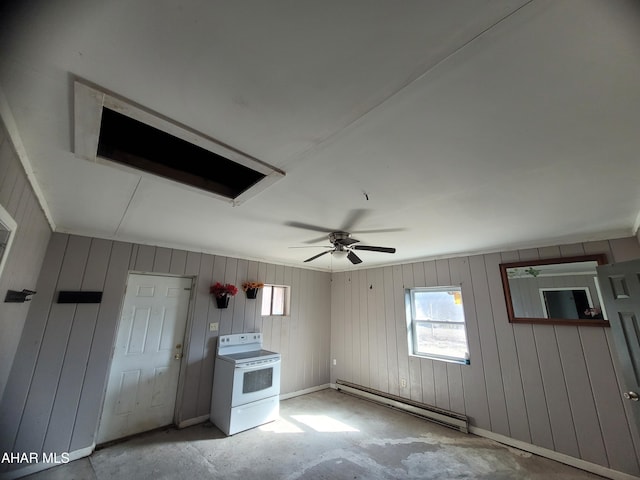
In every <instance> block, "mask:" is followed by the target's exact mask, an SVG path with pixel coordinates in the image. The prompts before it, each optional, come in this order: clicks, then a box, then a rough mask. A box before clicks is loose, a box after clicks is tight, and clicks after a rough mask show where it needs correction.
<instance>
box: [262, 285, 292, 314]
mask: <svg viewBox="0 0 640 480" xmlns="http://www.w3.org/2000/svg"><path fill="white" fill-rule="evenodd" d="M269 315H281V316H285V315H289V287H287V286H284V285H265V286H264V290H263V292H262V316H263V317H266V316H269Z"/></svg>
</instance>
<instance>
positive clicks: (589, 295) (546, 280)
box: [500, 254, 609, 326]
mask: <svg viewBox="0 0 640 480" xmlns="http://www.w3.org/2000/svg"><path fill="white" fill-rule="evenodd" d="M606 263H607V257H606V255H604V254H601V255H584V256H579V257H565V258H550V259H546V260H532V261H523V262H513V263H502V264H500V274H501V275H502V285H503V288H504V296H505V300H506V303H507V314H508V315H509V321H510V322H511V323H545V324H563V325H591V326H608V325H609V321H608V320H607V312H606V311H605V308H604V302H603V301H602V296H601V293H600V286H599V284H598V275H597V273H596V267H597V266H598V265H605V264H606Z"/></svg>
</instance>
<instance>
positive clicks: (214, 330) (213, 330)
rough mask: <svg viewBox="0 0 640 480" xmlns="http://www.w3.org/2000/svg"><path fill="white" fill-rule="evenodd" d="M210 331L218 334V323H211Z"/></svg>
mask: <svg viewBox="0 0 640 480" xmlns="http://www.w3.org/2000/svg"><path fill="white" fill-rule="evenodd" d="M209 331H210V332H217V331H218V322H216V323H210V324H209Z"/></svg>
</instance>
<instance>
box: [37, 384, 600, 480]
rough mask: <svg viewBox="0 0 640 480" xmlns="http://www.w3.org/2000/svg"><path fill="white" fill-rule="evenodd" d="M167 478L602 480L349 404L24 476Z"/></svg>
mask: <svg viewBox="0 0 640 480" xmlns="http://www.w3.org/2000/svg"><path fill="white" fill-rule="evenodd" d="M25 478H27V479H29V480H44V479H46V480H107V479H109V480H114V479H118V480H119V479H127V480H142V479H149V480H163V479H183V478H188V479H225V480H231V479H238V480H247V479H254V478H258V479H261V480H269V479H279V480H280V479H284V480H294V479H311V480H316V479H317V480H319V479H331V480H335V479H350V480H353V479H367V480H369V479H421V480H424V479H438V480H442V479H487V480H489V479H491V480H500V479H509V480H511V479H518V480H526V479H530V480H538V479H540V480H542V479H545V480H546V479H562V480H569V479H572V480H574V479H575V480H578V479H600V478H602V477H599V476H597V475H593V474H590V473H587V472H584V471H582V470H577V469H575V468H572V467H569V466H566V465H563V464H560V463H557V462H554V461H552V460H548V459H545V458H542V457H538V456H535V455H532V454H529V453H526V452H523V451H520V450H516V449H514V448H510V447H506V446H504V445H501V444H499V443H496V442H493V441H491V440H487V439H484V438H481V437H477V436H475V435H470V434H469V435H467V434H462V433H458V432H456V431H453V430H450V429H447V428H444V427H441V426H439V425H436V424H433V423H430V422H427V421H425V420H422V419H420V418H417V417H414V416H411V415H408V414H405V413H402V412H398V411H395V410H392V409H390V408H387V407H383V406H380V405H377V404H374V403H371V402H368V401H365V400H360V399H358V398H355V397H353V396H350V395H347V394H344V393H340V392H336V391H335V390H330V389H328V390H322V391H319V392H315V393H312V394H309V395H303V396H300V397H296V398H292V399H289V400H285V401H283V402H282V403H281V418H280V420H278V421H276V422H273V423H270V424H268V425H264V426H262V427H258V428H255V429H252V430H249V431H246V432H242V433H239V434H237V435H234V436H232V437H225V436H224V435H223V434H222V433H221V432H220V431H219V430H218V429H217V428H215V427H214V426H212V425H211V424H209V423H206V424H201V425H196V426H193V427H190V428H186V429H183V430H176V429H174V428H167V429H163V430H157V431H154V432H150V433H146V434H142V435H139V436H137V437H134V438H131V439H129V440H127V441H125V442H122V443H119V444H115V445H112V446H109V447H107V448H104V449H101V450H98V451H96V452H94V454H93V455H91V457H88V458H84V459H81V460H77V461H75V462H71V463H69V464H67V465H62V466H59V467H55V468H53V469H50V470H47V471H43V472H39V473H37V474H34V475H30V476H28V477H25Z"/></svg>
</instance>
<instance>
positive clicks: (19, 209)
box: [0, 120, 51, 398]
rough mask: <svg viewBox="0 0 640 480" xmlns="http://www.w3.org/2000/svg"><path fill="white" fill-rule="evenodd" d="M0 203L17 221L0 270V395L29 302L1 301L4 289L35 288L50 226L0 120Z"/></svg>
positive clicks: (0, 395) (0, 396)
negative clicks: (0, 333)
mask: <svg viewBox="0 0 640 480" xmlns="http://www.w3.org/2000/svg"><path fill="white" fill-rule="evenodd" d="M0 205H2V207H3V208H4V209H5V210H6V211H7V213H8V214H9V215H10V216H11V218H12V219H13V220H14V221H15V222H16V224H17V229H16V231H15V234H14V237H13V242H12V246H11V249H10V251H9V252H8V256H7V257H6V262H5V264H4V268H3V269H2V271H1V272H0V331H2V335H0V398H2V394H3V392H4V389H5V385H6V383H7V380H8V378H9V372H10V369H11V365H12V363H13V359H14V356H15V354H16V349H17V348H18V343H19V342H20V335H21V334H22V329H23V326H24V324H25V320H26V318H27V312H28V311H29V307H30V306H31V302H28V303H4V297H5V295H6V293H7V290H17V291H21V290H23V289H25V288H26V289H28V290H36V282H37V281H38V275H39V274H40V268H41V266H42V261H43V259H44V256H45V252H46V250H47V244H48V243H49V238H50V236H51V229H50V227H49V224H48V222H47V219H46V217H45V215H44V212H43V211H42V209H41V208H40V204H39V203H38V198H37V197H36V194H35V192H34V191H33V189H32V188H31V185H30V184H29V180H28V179H27V175H26V174H25V172H24V169H23V167H22V164H21V163H20V159H19V158H18V155H17V153H16V151H15V149H14V147H13V144H12V141H11V138H10V136H9V134H8V133H7V132H6V130H5V125H4V123H3V121H2V120H0Z"/></svg>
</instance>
